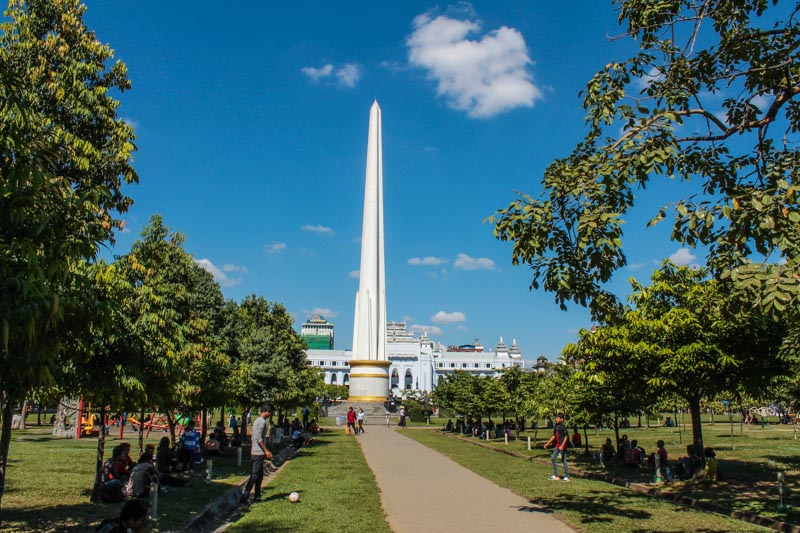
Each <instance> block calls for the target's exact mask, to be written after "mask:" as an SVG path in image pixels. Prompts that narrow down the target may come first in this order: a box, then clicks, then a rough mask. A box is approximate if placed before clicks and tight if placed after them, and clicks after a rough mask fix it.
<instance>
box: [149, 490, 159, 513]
mask: <svg viewBox="0 0 800 533" xmlns="http://www.w3.org/2000/svg"><path fill="white" fill-rule="evenodd" d="M150 518H152V519H153V520H157V519H158V483H150Z"/></svg>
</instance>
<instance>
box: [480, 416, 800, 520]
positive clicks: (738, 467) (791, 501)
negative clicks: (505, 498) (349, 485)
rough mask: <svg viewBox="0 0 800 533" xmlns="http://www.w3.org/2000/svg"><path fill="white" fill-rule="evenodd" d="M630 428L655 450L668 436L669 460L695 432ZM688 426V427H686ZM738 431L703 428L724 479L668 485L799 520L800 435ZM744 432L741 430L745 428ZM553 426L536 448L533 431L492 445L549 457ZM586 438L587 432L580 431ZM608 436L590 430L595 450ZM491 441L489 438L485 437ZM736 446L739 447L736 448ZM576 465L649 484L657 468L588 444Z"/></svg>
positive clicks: (781, 430)
mask: <svg viewBox="0 0 800 533" xmlns="http://www.w3.org/2000/svg"><path fill="white" fill-rule="evenodd" d="M680 429H681V431H679V429H678V428H673V429H670V428H663V427H657V428H650V429H647V428H635V427H634V428H628V429H625V430H620V434H622V433H626V434H627V435H628V437H629V438H631V439H637V440H638V441H639V445H640V446H643V447H644V448H645V450H646V451H647V453H650V452H651V451H654V450H655V443H656V441H657V440H659V439H663V440H664V442H665V447H666V449H667V451H668V453H669V458H670V462H672V461H674V460H675V459H677V458H678V457H680V456H682V455H686V444H687V443H688V442H690V440H691V433H690V432H684V431H683V430H682V428H680ZM687 429H688V428H687ZM733 429H734V436H733V438H731V431H730V430H731V426H730V425H729V424H721V423H719V422H717V423H716V424H714V425H705V426H704V427H703V438H704V443H705V445H706V446H707V447H712V448H714V450H715V451H716V452H717V460H718V462H719V470H720V473H721V475H722V480H721V481H718V482H710V481H707V480H702V481H696V482H683V483H672V484H669V485H667V486H665V487H664V490H668V491H671V492H675V493H679V494H681V495H685V496H689V497H692V498H695V499H698V500H701V501H708V502H714V503H718V504H720V505H724V506H727V507H730V508H732V509H740V510H746V511H752V512H756V513H758V514H761V515H764V516H769V517H772V518H775V519H778V520H782V521H787V522H791V523H795V524H798V523H800V440H795V439H794V431H793V428H792V427H791V426H785V425H770V426H767V427H766V428H764V429H762V428H761V426H745V427H743V428H740V426H739V425H734V428H733ZM740 431H741V433H740ZM549 435H550V431H548V430H540V431H539V432H538V442H535V441H534V442H533V444H534V446H535V447H534V449H533V450H531V451H528V450H527V437H528V436H530V437H531V439H532V441H533V436H534V434H533V432H532V431H529V432H523V434H522V438H521V439H520V440H512V441H510V442H509V444H508V446H506V445H505V444H504V441H503V440H501V439H494V440H489V441H488V444H491V445H493V446H496V447H498V448H503V449H509V450H513V451H515V452H517V453H521V454H524V455H528V456H533V457H538V458H541V459H549V457H550V452H549V451H546V450H543V449H542V447H541V444H542V443H543V442H544V441H545V440H546V439H547V438H549ZM581 437H583V434H581ZM606 437H611V439H612V441H613V440H614V434H613V432H612V431H610V430H600V431H598V432H596V433H595V431H594V430H590V431H589V443H590V445H591V446H590V450H591V452H595V451H597V449H598V447H599V446H600V445H601V444H602V443H603V442H605V439H606ZM482 442H484V443H487V441H482ZM734 448H735V449H734ZM571 464H573V465H576V466H578V467H579V468H581V469H583V470H588V471H592V472H607V473H610V474H612V475H614V476H615V477H623V478H625V479H627V480H629V481H635V482H641V483H646V482H649V481H651V480H652V477H653V472H652V470H647V469H642V470H639V469H630V468H624V467H621V466H619V465H617V464H615V463H608V464H606V465H605V467H601V466H600V465H599V464H598V463H597V461H596V460H595V459H594V458H593V457H591V456H590V457H586V456H584V455H583V448H581V449H580V450H578V449H573V450H572V458H571ZM779 471H783V472H785V473H786V482H787V487H788V489H789V492H788V496H787V499H786V503H787V504H788V505H789V507H788V509H778V504H779V496H778V488H777V483H776V480H777V473H778V472H779Z"/></svg>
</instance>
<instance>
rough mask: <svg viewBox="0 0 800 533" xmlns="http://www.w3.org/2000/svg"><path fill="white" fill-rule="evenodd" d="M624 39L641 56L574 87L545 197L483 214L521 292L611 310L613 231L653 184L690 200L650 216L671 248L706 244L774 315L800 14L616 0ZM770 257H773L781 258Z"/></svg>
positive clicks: (799, 125)
mask: <svg viewBox="0 0 800 533" xmlns="http://www.w3.org/2000/svg"><path fill="white" fill-rule="evenodd" d="M614 3H615V4H616V5H617V6H618V7H619V13H620V15H619V20H620V24H621V25H622V26H623V27H624V34H623V35H622V38H625V39H628V40H631V41H633V43H634V44H635V46H636V48H637V49H638V50H639V52H638V53H637V54H636V55H634V56H633V57H631V58H629V59H626V60H624V61H620V62H617V61H612V62H610V63H608V64H607V65H606V66H605V67H604V68H603V69H602V70H601V71H600V72H598V73H597V74H596V75H595V76H594V77H593V78H592V79H591V80H590V81H589V83H588V84H587V86H586V90H585V91H584V92H583V108H584V109H585V111H586V115H587V118H586V122H587V130H586V135H585V137H584V138H583V140H582V141H581V142H579V143H578V145H577V146H576V147H575V149H574V150H573V151H572V153H571V154H570V155H568V156H567V157H564V158H562V159H558V160H556V161H554V162H553V163H552V164H550V165H549V166H548V168H547V169H546V171H545V173H544V177H543V180H542V184H543V189H544V190H543V192H542V194H541V195H540V196H538V197H536V198H534V197H532V196H528V195H524V194H523V195H520V197H519V198H518V199H517V200H515V201H514V202H512V203H511V204H510V205H509V206H508V207H506V208H505V209H502V210H500V211H498V212H497V213H496V215H495V216H494V217H491V219H490V220H491V222H492V223H493V224H494V226H495V228H494V231H495V235H496V237H497V238H499V239H500V240H504V241H512V242H513V243H514V248H513V253H512V262H513V263H514V264H515V265H518V264H528V265H529V266H530V267H531V270H532V272H533V280H532V283H531V286H532V288H538V287H539V286H540V285H541V286H543V288H544V289H545V290H546V291H549V292H552V293H553V294H554V296H555V299H556V301H557V302H558V303H559V304H560V305H561V307H562V308H564V307H566V304H567V303H568V302H575V303H579V304H581V305H588V306H589V308H590V309H591V311H592V312H593V314H594V316H595V318H596V319H597V318H602V317H603V316H604V315H607V314H608V313H611V314H612V316H619V314H618V313H616V311H618V310H619V305H618V303H617V302H616V299H615V298H614V296H613V295H612V294H609V293H608V292H607V291H605V290H604V289H603V284H604V283H605V282H607V281H608V280H609V279H611V276H612V274H613V273H614V271H615V270H617V269H619V268H620V267H622V266H624V265H625V264H626V256H625V253H624V251H623V248H622V235H623V231H622V224H623V223H624V221H625V217H626V215H627V214H628V213H629V211H630V209H631V208H632V207H633V206H634V204H635V202H636V197H637V194H636V193H637V191H639V190H642V189H644V188H645V187H646V186H647V185H649V184H650V183H651V182H652V181H654V180H663V179H671V180H680V181H684V182H689V181H691V182H692V184H696V185H695V190H694V194H691V195H690V196H686V197H685V198H684V199H682V200H680V201H679V202H677V204H675V205H665V206H663V207H662V208H661V209H660V210H658V211H657V212H654V213H653V219H652V221H651V224H654V223H656V222H658V221H660V220H661V219H663V218H665V217H667V216H672V217H673V229H672V239H673V240H675V241H677V242H680V243H683V244H686V245H688V246H695V245H697V244H700V245H704V246H707V249H708V258H707V259H708V266H709V267H710V268H711V271H712V273H713V274H714V275H715V277H717V279H720V280H725V281H726V282H728V281H730V282H733V285H734V286H735V287H736V288H737V289H738V290H739V291H741V292H742V293H743V295H746V296H747V298H748V300H749V302H750V303H751V304H754V305H762V306H763V307H764V308H765V309H766V310H767V311H770V312H775V313H777V314H783V313H789V312H791V313H793V314H796V310H797V309H800V306H798V288H799V287H800V276H798V264H799V263H800V212H798V198H799V197H800V195H799V194H798V193H800V189H799V188H798V187H800V185H798V184H797V177H798V176H797V173H798V172H799V171H800V170H799V169H800V165H798V164H797V161H798V156H800V153H798V150H800V144H799V143H798V142H797V141H798V138H797V132H798V131H800V102H799V101H798V94H800V56H799V55H798V54H800V46H798V44H800V40H799V37H800V27H798V24H800V19H798V17H796V16H795V15H796V13H795V12H796V5H795V4H793V3H791V2H790V3H789V5H788V6H786V7H785V8H784V7H783V6H778V5H777V4H778V2H777V1H773V2H769V1H768V0H755V1H751V0H724V1H719V2H695V1H693V0H669V1H659V2H653V1H650V0H615V2H614ZM779 260H781V262H779Z"/></svg>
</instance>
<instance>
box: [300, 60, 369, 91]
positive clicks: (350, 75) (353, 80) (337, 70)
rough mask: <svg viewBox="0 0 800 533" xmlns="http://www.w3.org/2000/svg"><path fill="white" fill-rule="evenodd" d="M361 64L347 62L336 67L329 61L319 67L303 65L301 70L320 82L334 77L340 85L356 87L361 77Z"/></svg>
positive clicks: (316, 81)
mask: <svg viewBox="0 0 800 533" xmlns="http://www.w3.org/2000/svg"><path fill="white" fill-rule="evenodd" d="M361 71H362V68H361V65H359V64H358V63H345V64H344V65H342V66H340V67H335V66H333V65H332V64H330V63H327V64H325V65H323V66H321V67H319V68H317V67H303V68H301V69H300V72H302V73H303V74H305V75H306V77H308V79H309V80H311V81H312V82H314V83H318V82H319V81H321V80H325V79H328V78H330V79H332V80H336V83H337V84H338V85H339V86H340V87H346V88H348V89H350V88H353V87H355V86H356V85H357V84H358V81H359V80H360V79H361Z"/></svg>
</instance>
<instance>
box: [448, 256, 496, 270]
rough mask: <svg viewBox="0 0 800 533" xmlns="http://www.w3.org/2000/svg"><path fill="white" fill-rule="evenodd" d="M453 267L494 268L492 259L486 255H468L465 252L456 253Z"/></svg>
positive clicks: (466, 268)
mask: <svg viewBox="0 0 800 533" xmlns="http://www.w3.org/2000/svg"><path fill="white" fill-rule="evenodd" d="M453 267H455V268H460V269H461V270H494V269H495V266H494V261H492V260H491V259H488V258H486V257H470V256H468V255H467V254H458V257H457V258H456V261H455V263H453Z"/></svg>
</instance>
